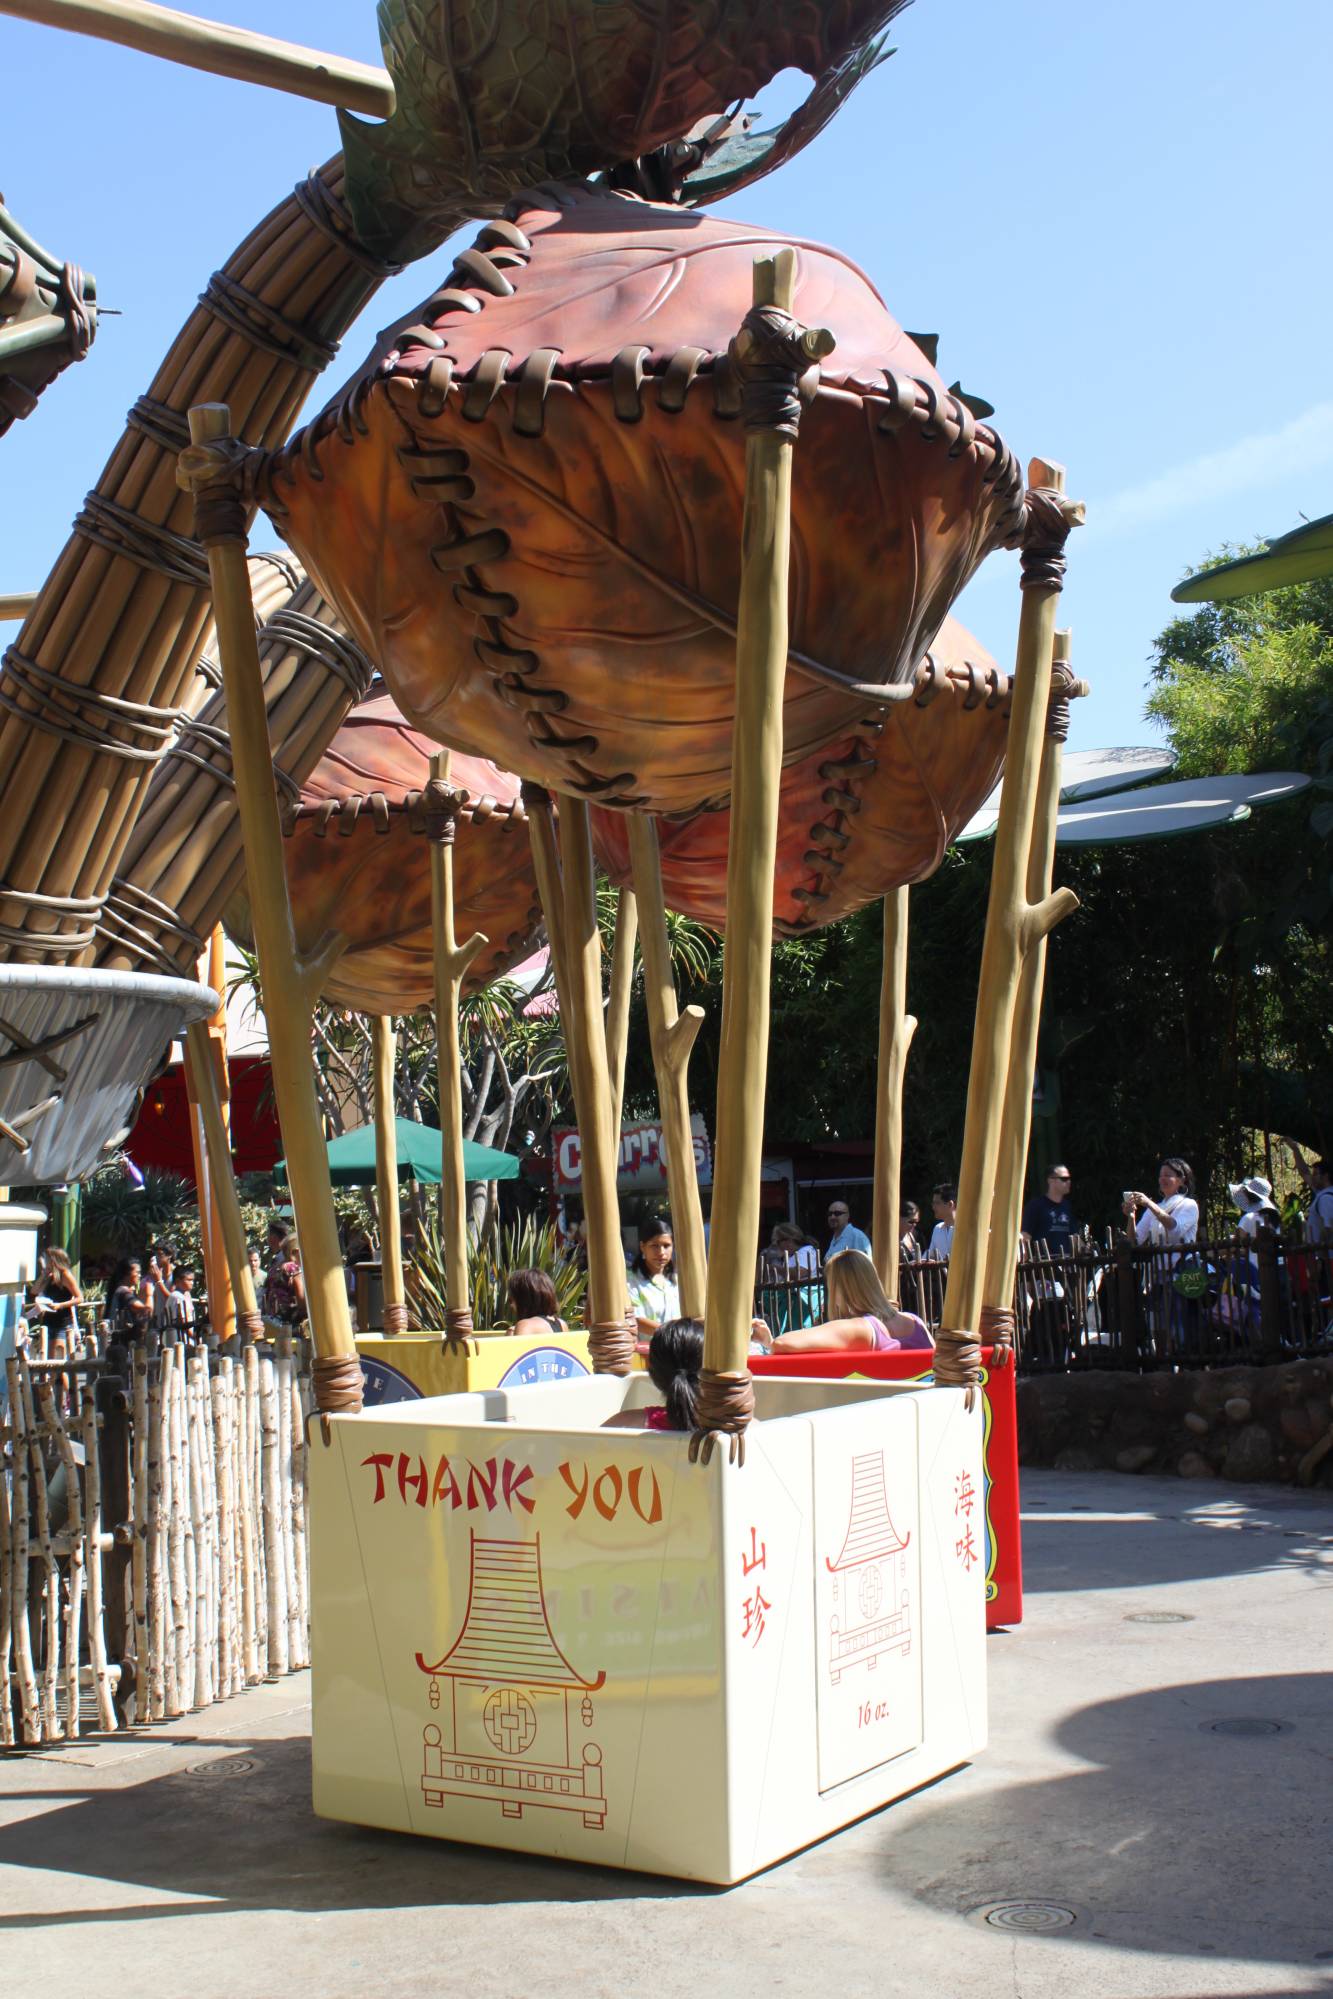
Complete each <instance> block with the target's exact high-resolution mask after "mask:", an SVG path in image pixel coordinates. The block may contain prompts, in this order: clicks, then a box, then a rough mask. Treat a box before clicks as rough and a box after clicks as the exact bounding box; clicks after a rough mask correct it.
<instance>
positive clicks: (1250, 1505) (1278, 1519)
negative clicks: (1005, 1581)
mask: <svg viewBox="0 0 1333 1999" xmlns="http://www.w3.org/2000/svg"><path fill="white" fill-rule="evenodd" d="M1104 1483H1105V1482H1103V1485H1104ZM1121 1483H1122V1484H1123V1486H1124V1488H1125V1490H1124V1496H1123V1501H1121V1502H1120V1504H1118V1505H1117V1506H1116V1508H1115V1509H1114V1510H1115V1512H1116V1513H1123V1518H1111V1517H1108V1516H1109V1515H1110V1514H1111V1513H1112V1508H1111V1507H1109V1506H1107V1504H1106V1502H1105V1499H1104V1498H1102V1499H1101V1501H1100V1503H1099V1505H1098V1506H1097V1508H1096V1511H1095V1513H1094V1511H1093V1509H1092V1508H1091V1507H1086V1506H1082V1505H1079V1504H1078V1503H1077V1502H1073V1503H1071V1502H1069V1501H1063V1500H1061V1499H1060V1498H1059V1497H1058V1495H1057V1494H1056V1493H1054V1492H1053V1491H1052V1489H1051V1485H1050V1483H1049V1482H1048V1481H1045V1480H1043V1482H1042V1485H1041V1488H1040V1491H1039V1492H1037V1493H1035V1494H1029V1493H1028V1491H1026V1490H1025V1491H1024V1494H1023V1584H1024V1588H1025V1589H1028V1590H1034V1591H1041V1590H1051V1591H1056V1590H1073V1589H1078V1590H1098V1589H1143V1588H1148V1587H1151V1586H1152V1585H1153V1584H1157V1583H1183V1582H1207V1581H1212V1580H1216V1579H1217V1578H1219V1577H1222V1576H1240V1575H1256V1574H1259V1573H1260V1572H1262V1571H1264V1570H1274V1569H1285V1570H1288V1571H1290V1572H1293V1573H1300V1574H1306V1575H1318V1574H1320V1573H1321V1572H1322V1573H1325V1574H1328V1575H1329V1577H1330V1579H1333V1505H1325V1506H1323V1507H1319V1502H1320V1501H1321V1500H1323V1499H1325V1497H1326V1496H1325V1495H1323V1494H1318V1495H1315V1494H1305V1493H1302V1494H1301V1496H1300V1501H1299V1502H1297V1503H1296V1506H1295V1507H1293V1503H1292V1498H1291V1496H1289V1495H1287V1494H1285V1493H1278V1494H1274V1495H1273V1503H1272V1505H1271V1506H1267V1507H1265V1506H1264V1505H1263V1504H1262V1502H1260V1503H1258V1504H1256V1503H1254V1502H1253V1501H1251V1500H1250V1499H1249V1496H1248V1495H1247V1496H1246V1500H1245V1502H1243V1503H1242V1502H1239V1501H1237V1500H1236V1499H1235V1498H1234V1495H1232V1494H1229V1493H1227V1492H1225V1491H1219V1490H1217V1489H1216V1488H1214V1487H1212V1486H1209V1487H1208V1488H1207V1493H1208V1497H1207V1499H1206V1500H1205V1499H1199V1498H1198V1496H1197V1495H1198V1493H1199V1487H1198V1485H1197V1484H1187V1483H1186V1482H1185V1481H1184V1480H1182V1481H1181V1483H1180V1488H1179V1493H1178V1495H1177V1494H1176V1493H1175V1492H1174V1491H1173V1493H1172V1499H1171V1502H1170V1503H1169V1505H1167V1506H1163V1505H1162V1504H1161V1502H1160V1496H1159V1492H1154V1493H1151V1494H1146V1493H1144V1492H1143V1491H1142V1490H1141V1489H1140V1490H1138V1491H1136V1486H1137V1483H1138V1482H1137V1481H1136V1480H1135V1479H1133V1478H1129V1477H1125V1478H1123V1479H1122V1481H1121ZM1228 1501H1231V1503H1232V1506H1233V1507H1234V1509H1235V1510H1229V1509H1228V1507H1227V1502H1228ZM1315 1508H1319V1512H1316V1513H1315V1519H1316V1521H1318V1525H1315V1526H1312V1525H1311V1524H1310V1523H1311V1513H1312V1511H1313V1510H1314V1509H1315ZM1297 1509H1299V1510H1297ZM1320 1512H1322V1514H1323V1518H1322V1519H1320V1517H1319V1514H1320ZM1083 1513H1087V1514H1088V1515H1089V1516H1090V1517H1089V1518H1088V1520H1087V1521H1086V1523H1084V1522H1082V1521H1081V1520H1080V1518H1079V1516H1080V1515H1081V1514H1083ZM1145 1513H1146V1514H1151V1515H1152V1516H1153V1517H1154V1518H1155V1519H1160V1520H1163V1521H1170V1522H1171V1523H1172V1524H1173V1526H1174V1525H1175V1524H1176V1523H1180V1525H1181V1526H1182V1527H1184V1528H1185V1529H1187V1530H1189V1531H1188V1532H1171V1533H1161V1534H1153V1533H1152V1532H1151V1531H1145V1530H1146V1529H1147V1527H1148V1523H1147V1522H1145V1520H1144V1515H1145ZM1047 1515H1049V1516H1050V1517H1044V1516H1047Z"/></svg>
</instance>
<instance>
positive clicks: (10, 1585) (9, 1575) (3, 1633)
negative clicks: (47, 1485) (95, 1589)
mask: <svg viewBox="0 0 1333 1999" xmlns="http://www.w3.org/2000/svg"><path fill="white" fill-rule="evenodd" d="M12 1434H13V1433H12V1430H11V1435H12ZM13 1655H14V1516H13V1511H12V1508H11V1506H10V1499H9V1480H8V1478H7V1477H6V1476H5V1473H4V1470H3V1468H0V1749H12V1748H13V1746H14V1740H15V1736H14V1703H13V1700H12V1698H11V1695H10V1685H9V1682H10V1660H11V1659H12V1658H13Z"/></svg>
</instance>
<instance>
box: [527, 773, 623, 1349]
mask: <svg viewBox="0 0 1333 1999" xmlns="http://www.w3.org/2000/svg"><path fill="white" fill-rule="evenodd" d="M560 848H561V855H562V859H563V867H562V870H561V873H562V878H563V890H564V930H563V940H562V944H563V952H564V958H565V965H566V971H567V976H568V996H567V997H568V1006H569V1011H568V1012H567V1013H565V1014H564V1016H563V1018H564V1029H565V1046H566V1048H567V1049H568V1050H569V1055H570V1067H571V1072H572V1078H573V1084H574V1103H575V1109H576V1111H577V1114H578V1121H579V1154H580V1158H581V1162H582V1174H583V1213H584V1216H585V1218H586V1220H587V1224H588V1314H587V1317H588V1352H589V1354H590V1355H591V1356H592V1362H593V1367H594V1369H595V1371H596V1372H597V1373H599V1374H628V1373H629V1371H630V1367H631V1365H632V1362H633V1358H634V1334H633V1332H632V1331H631V1330H630V1328H629V1327H628V1326H627V1325H626V1322H625V1309H626V1306H627V1304H628V1302H629V1297H628V1291H627V1288H626V1284H625V1256H624V1250H623V1248H622V1246H621V1241H620V1202H619V1200H618V1199H617V1197H616V1168H617V1165H618V1163H619V1157H620V1134H619V1132H618V1131H613V1129H612V1125H611V1077H610V1073H609V1070H608V1068H607V1052H606V1030H605V1023H604V1020H603V1016H602V940H601V935H600V933H599V931H598V928H597V895H596V877H595V874H594V872H593V858H592V835H591V832H590V830H589V824H588V806H587V802H586V800H584V799H581V798H569V797H566V796H564V795H562V796H561V799H560ZM538 886H539V888H540V886H541V883H540V878H539V881H538ZM565 1004H566V994H565V993H563V992H562V993H561V1006H562V1008H563V1007H564V1006H565Z"/></svg>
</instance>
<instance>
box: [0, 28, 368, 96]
mask: <svg viewBox="0 0 1333 1999" xmlns="http://www.w3.org/2000/svg"><path fill="white" fill-rule="evenodd" d="M0 14H15V15H17V16H18V18H19V20H21V21H36V22H38V23H40V25H41V26H42V27H46V28H66V29H68V30H69V31H70V32H71V33H73V34H76V35H91V36H92V37H93V38H94V39H95V40H97V41H100V42H119V43H120V45H121V47H122V48H126V49H138V50H139V51H140V52H141V53H142V54H144V55H150V56H161V57H163V58H164V59H165V60H166V61H167V62H175V63H180V64H182V65H183V67H185V68H186V69H202V70H207V71H208V72H209V73H210V74H211V75H213V76H232V77H235V78H237V80H238V81H239V82H241V83H261V84H266V85H267V86H268V87H269V89H271V90H285V91H286V92H287V93H288V95H289V96H292V97H309V98H313V99H314V101H315V102H316V103H317V104H340V105H342V106H344V108H345V109H346V110H348V111H364V112H366V113H367V114H368V115H369V116H370V117H372V118H390V117H392V116H393V107H394V88H393V78H392V77H391V76H390V75H389V72H388V70H386V69H377V68H375V67H374V65H373V64H371V63H365V62H354V61H353V60H352V59H351V58H350V57H348V56H330V55H324V54H323V53H321V51H320V50H319V49H307V48H301V47H299V46H298V45H297V44H295V43H293V42H280V41H277V40H275V38H274V37H273V36H272V35H260V34H256V33H255V32H254V31H253V30H252V29H249V28H233V27H231V26H230V25H229V24H228V23H227V22H225V21H208V20H205V19H204V18H203V17H202V16H200V15H198V14H179V13H177V12H176V10H175V9H174V8H172V7H158V6H155V5H153V4H152V0H0Z"/></svg>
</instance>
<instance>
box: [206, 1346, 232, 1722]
mask: <svg viewBox="0 0 1333 1999" xmlns="http://www.w3.org/2000/svg"><path fill="white" fill-rule="evenodd" d="M231 1375H232V1363H231V1360H230V1359H229V1358H225V1357H224V1358H223V1360H222V1361H221V1362H220V1363H219V1365H218V1372H217V1375H216V1377H215V1378H214V1380H213V1383H212V1402H213V1461H214V1463H215V1465H216V1467H217V1474H216V1477H217V1510H216V1517H217V1544H218V1693H219V1697H220V1698H221V1699H223V1700H226V1699H227V1698H228V1697H229V1696H230V1695H231V1694H233V1693H235V1691H236V1645H235V1636H234V1633H235V1573H236V1561H235V1548H236V1529H235V1517H234V1512H233V1508H232V1497H231V1493H232V1487H231Z"/></svg>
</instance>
